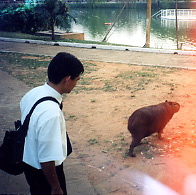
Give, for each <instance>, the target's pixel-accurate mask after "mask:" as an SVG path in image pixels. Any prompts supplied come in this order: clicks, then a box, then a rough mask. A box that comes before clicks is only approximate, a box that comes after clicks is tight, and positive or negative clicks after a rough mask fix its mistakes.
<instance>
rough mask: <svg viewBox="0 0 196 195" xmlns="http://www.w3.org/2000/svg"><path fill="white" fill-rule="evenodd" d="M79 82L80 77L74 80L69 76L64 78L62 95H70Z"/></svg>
mask: <svg viewBox="0 0 196 195" xmlns="http://www.w3.org/2000/svg"><path fill="white" fill-rule="evenodd" d="M79 80H80V76H78V77H76V78H75V79H74V80H72V79H71V77H70V76H68V77H66V78H65V87H64V93H70V92H71V91H72V89H73V88H74V87H75V86H76V84H77V82H78V81H79Z"/></svg>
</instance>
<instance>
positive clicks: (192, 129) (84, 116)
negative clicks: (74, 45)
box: [64, 62, 196, 195]
mask: <svg viewBox="0 0 196 195" xmlns="http://www.w3.org/2000/svg"><path fill="white" fill-rule="evenodd" d="M93 63H94V64H96V71H92V72H91V73H88V74H86V75H84V78H85V76H87V77H88V78H91V82H90V84H89V85H88V86H87V88H89V90H87V89H86V90H83V91H82V92H80V93H71V94H69V95H68V96H67V97H66V98H65V99H64V104H65V105H64V109H65V110H64V111H65V113H66V118H67V126H68V131H69V134H70V137H71V139H72V141H73V145H74V150H75V152H76V153H77V155H78V158H80V159H82V162H83V163H84V164H85V167H86V172H87V174H88V177H89V180H90V181H91V182H92V184H93V186H94V187H95V189H96V190H97V192H99V193H100V194H117V195H124V194H134V195H141V194H145V195H146V194H149V195H153V194H161V193H160V192H163V193H162V194H175V193H176V192H178V193H179V194H186V195H188V194H189V195H190V194H191V193H190V190H192V188H194V190H195V186H194V185H192V187H191V183H190V182H192V180H193V181H194V183H195V181H196V180H195V179H196V140H195V138H196V118H195V116H196V110H195V107H196V101H195V100H196V92H195V88H196V82H195V81H196V72H195V71H188V70H176V69H164V68H162V69H160V68H158V69H157V68H153V69H150V68H147V67H142V66H130V65H128V64H115V63H104V62H93ZM139 71H140V72H142V71H143V73H147V72H148V73H149V74H152V75H153V74H157V75H159V77H156V78H153V80H152V81H151V82H148V81H145V80H143V82H144V83H145V82H146V84H144V85H142V88H139V89H137V87H138V85H139V84H138V83H139V82H140V81H139V80H138V81H136V80H137V79H132V78H131V75H133V74H134V73H135V72H139ZM119 75H121V77H120V76H119ZM119 77H120V78H119ZM136 77H140V76H139V75H137V76H136ZM144 77H145V76H144V75H143V78H144ZM152 77H153V76H152ZM133 80H135V81H133ZM106 81H110V82H111V83H110V88H109V87H108V88H109V89H108V88H106V89H105V90H103V88H104V85H106V84H105V83H107V82H106ZM81 82H82V81H81ZM134 82H137V84H136V83H134ZM81 85H82V84H81ZM132 86H133V87H135V88H134V89H133V88H132ZM79 87H81V86H80V83H79ZM99 87H100V88H101V89H102V90H97V88H99ZM95 88H96V89H95ZM76 90H77V88H76ZM165 100H169V101H176V102H178V103H180V105H181V109H180V111H179V112H178V113H176V114H175V115H174V116H173V118H172V119H171V121H170V122H169V123H168V125H167V126H166V128H165V129H164V134H163V137H164V140H161V141H160V140H158V139H157V136H156V135H153V136H150V137H148V138H147V139H144V140H143V142H144V144H142V145H140V146H138V147H137V149H136V154H137V157H136V158H132V157H129V156H128V155H127V151H128V149H129V145H130V142H131V135H130V133H129V132H128V130H127V120H128V117H129V116H130V115H131V113H132V112H133V111H134V110H136V109H138V108H140V107H142V106H147V105H151V104H158V103H160V102H162V101H165ZM190 178H191V181H189V180H190ZM187 181H188V182H189V184H188V186H189V188H188V190H187ZM155 186H156V187H155ZM168 188H170V189H172V190H173V192H172V190H171V191H170V190H169V189H168ZM174 191H175V192H174ZM195 193H196V191H194V194H195Z"/></svg>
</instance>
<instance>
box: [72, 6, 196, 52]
mask: <svg viewBox="0 0 196 195" xmlns="http://www.w3.org/2000/svg"><path fill="white" fill-rule="evenodd" d="M156 11H157V10H152V14H154V13H155V12H156ZM119 12H120V9H103V8H102V9H71V10H70V14H71V15H72V16H73V17H75V18H76V20H77V23H74V22H72V23H71V29H70V31H72V32H80V33H84V36H85V40H91V41H102V40H103V39H104V37H105V35H106V33H107V31H108V29H109V28H110V27H111V25H105V23H113V22H114V21H115V20H116V18H117V16H118V14H119ZM175 28H176V27H175V20H161V19H152V21H151V38H150V47H152V48H164V49H176V48H177V46H176V45H177V43H176V30H175ZM178 29H179V32H178V34H179V35H178V39H179V45H180V46H181V45H182V49H188V50H196V21H178ZM145 40H146V10H133V9H125V10H124V11H123V12H122V14H121V16H120V18H119V20H118V21H117V23H116V24H115V26H114V28H113V29H112V31H111V32H110V33H109V36H108V39H107V42H109V43H117V44H126V45H129V46H139V47H143V46H144V44H145ZM181 43H182V44H181Z"/></svg>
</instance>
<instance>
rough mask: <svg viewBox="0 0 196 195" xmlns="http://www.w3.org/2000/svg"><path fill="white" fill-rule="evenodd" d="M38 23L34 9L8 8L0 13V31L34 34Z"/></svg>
mask: <svg viewBox="0 0 196 195" xmlns="http://www.w3.org/2000/svg"><path fill="white" fill-rule="evenodd" d="M38 21H39V19H38V17H37V16H36V14H35V13H34V8H27V7H24V6H18V7H17V8H16V7H8V8H6V9H3V10H1V12H0V29H1V30H2V31H11V32H17V31H20V32H23V33H34V32H36V31H37V30H38V29H39V22H38Z"/></svg>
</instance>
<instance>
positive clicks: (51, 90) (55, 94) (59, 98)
mask: <svg viewBox="0 0 196 195" xmlns="http://www.w3.org/2000/svg"><path fill="white" fill-rule="evenodd" d="M44 88H45V89H46V90H47V91H48V92H49V93H50V95H51V96H52V97H54V98H55V99H56V100H57V101H58V102H59V103H61V102H62V95H61V94H60V93H59V92H58V91H56V90H55V89H54V88H52V87H51V86H50V85H48V83H45V84H44Z"/></svg>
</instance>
